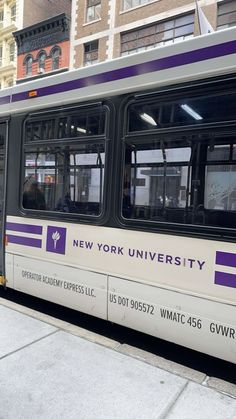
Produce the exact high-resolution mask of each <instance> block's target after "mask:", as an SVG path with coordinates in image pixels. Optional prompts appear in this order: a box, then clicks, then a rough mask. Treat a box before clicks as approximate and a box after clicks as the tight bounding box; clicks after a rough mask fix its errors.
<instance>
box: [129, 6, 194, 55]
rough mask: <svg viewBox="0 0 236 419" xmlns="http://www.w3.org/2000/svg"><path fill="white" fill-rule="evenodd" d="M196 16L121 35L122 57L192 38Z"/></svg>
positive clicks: (168, 21)
mask: <svg viewBox="0 0 236 419" xmlns="http://www.w3.org/2000/svg"><path fill="white" fill-rule="evenodd" d="M193 32H194V14H188V15H184V16H180V17H176V18H175V19H171V20H165V21H161V22H158V23H155V24H154V25H150V26H144V27H139V28H138V29H136V30H132V31H129V32H126V33H122V34H121V55H128V54H133V53H135V52H139V51H145V50H147V49H151V48H154V47H159V46H162V45H168V44H173V43H174V42H181V41H183V40H185V39H188V38H192V37H193Z"/></svg>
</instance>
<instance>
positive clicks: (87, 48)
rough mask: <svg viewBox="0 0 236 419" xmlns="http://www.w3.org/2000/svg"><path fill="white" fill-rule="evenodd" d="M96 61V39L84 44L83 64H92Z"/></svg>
mask: <svg viewBox="0 0 236 419" xmlns="http://www.w3.org/2000/svg"><path fill="white" fill-rule="evenodd" d="M97 62H98V40H95V41H92V42H88V43H87V44H85V45H84V65H85V66H88V65H92V64H96V63H97Z"/></svg>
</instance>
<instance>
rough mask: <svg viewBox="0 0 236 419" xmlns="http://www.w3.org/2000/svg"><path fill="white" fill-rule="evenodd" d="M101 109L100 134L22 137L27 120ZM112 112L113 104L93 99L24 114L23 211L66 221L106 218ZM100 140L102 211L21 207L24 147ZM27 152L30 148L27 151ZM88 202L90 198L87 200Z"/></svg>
mask: <svg viewBox="0 0 236 419" xmlns="http://www.w3.org/2000/svg"><path fill="white" fill-rule="evenodd" d="M96 109H98V110H99V109H101V110H102V111H103V112H104V115H105V127H104V129H105V131H104V134H101V135H94V136H87V137H86V136H81V137H80V138H71V137H68V138H61V139H56V138H55V139H51V140H43V141H32V142H29V143H27V142H26V141H25V140H24V139H25V138H26V127H27V123H28V122H35V121H36V122H37V121H42V120H50V118H52V117H56V118H57V119H58V121H59V118H60V115H67V116H68V117H70V116H71V115H73V114H77V113H78V112H80V111H82V112H86V111H87V112H89V113H90V112H91V110H96ZM112 113H113V111H112V108H111V106H110V104H109V103H102V102H95V103H88V104H85V105H75V106H73V107H71V106H66V107H63V108H55V109H53V110H52V111H51V112H49V111H46V112H40V113H32V114H29V115H27V117H26V118H25V120H24V124H23V141H22V153H21V154H22V158H21V168H22V170H21V188H20V191H21V193H20V197H21V200H20V208H21V210H22V212H23V213H25V214H28V213H29V214H30V215H32V216H36V217H38V216H40V217H41V216H42V217H47V218H51V217H52V218H55V217H56V218H58V219H66V220H68V221H70V220H71V221H76V220H77V221H79V222H82V223H83V222H84V223H92V224H98V225H100V224H102V223H104V219H106V218H107V212H108V211H107V205H106V202H107V195H108V191H107V189H108V178H109V175H108V172H109V171H110V164H111V163H110V161H109V160H111V159H109V155H110V148H111V144H110V143H111V142H110V140H109V138H110V134H109V131H110V129H111V127H110V118H111V114H112ZM101 142H103V143H104V153H105V157H104V169H103V170H104V178H103V183H102V185H100V187H101V188H102V201H101V212H100V213H99V214H98V215H91V214H84V213H73V212H60V211H52V210H38V209H30V208H24V207H23V192H24V181H25V155H26V154H27V150H30V149H32V147H33V145H34V144H35V147H37V146H40V145H42V147H44V148H45V150H46V148H47V147H49V146H50V145H51V146H52V147H53V144H54V147H55V148H56V146H57V145H61V146H62V147H65V146H67V145H68V146H73V145H74V146H76V144H85V145H86V144H87V145H89V144H90V145H93V144H99V143H101ZM29 152H30V151H29ZM88 203H89V201H88Z"/></svg>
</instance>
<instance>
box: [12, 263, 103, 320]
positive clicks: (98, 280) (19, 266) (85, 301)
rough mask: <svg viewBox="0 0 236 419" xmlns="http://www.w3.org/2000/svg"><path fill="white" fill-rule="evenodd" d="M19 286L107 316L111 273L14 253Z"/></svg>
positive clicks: (82, 309) (76, 308) (43, 296)
mask: <svg viewBox="0 0 236 419" xmlns="http://www.w3.org/2000/svg"><path fill="white" fill-rule="evenodd" d="M14 278H15V289H16V290H17V291H21V292H25V293H27V294H31V295H34V296H36V297H39V298H43V299H45V300H48V301H51V302H54V303H57V304H61V305H64V306H66V307H70V308H73V309H75V310H78V311H81V312H83V313H87V314H91V315H93V316H96V317H100V318H102V319H106V318H107V276H106V275H102V274H99V273H95V272H89V271H85V270H82V269H76V268H72V267H68V266H63V265H58V264H57V263H52V262H46V261H42V260H37V259H32V258H27V257H23V256H18V255H15V256H14Z"/></svg>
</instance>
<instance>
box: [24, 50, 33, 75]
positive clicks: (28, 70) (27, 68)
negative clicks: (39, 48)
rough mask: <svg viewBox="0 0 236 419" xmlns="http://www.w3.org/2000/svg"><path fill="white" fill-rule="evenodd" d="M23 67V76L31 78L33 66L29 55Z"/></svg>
mask: <svg viewBox="0 0 236 419" xmlns="http://www.w3.org/2000/svg"><path fill="white" fill-rule="evenodd" d="M24 65H25V75H26V76H32V66H33V58H32V56H31V55H28V57H26V59H25V61H24Z"/></svg>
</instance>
